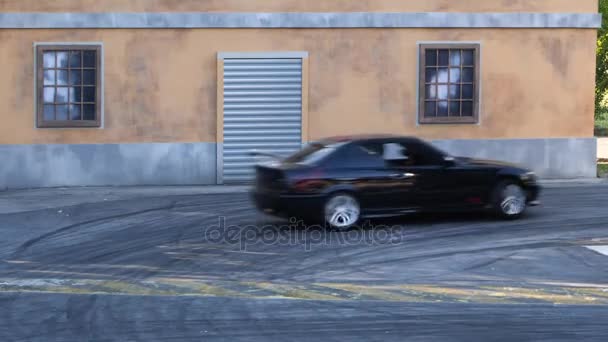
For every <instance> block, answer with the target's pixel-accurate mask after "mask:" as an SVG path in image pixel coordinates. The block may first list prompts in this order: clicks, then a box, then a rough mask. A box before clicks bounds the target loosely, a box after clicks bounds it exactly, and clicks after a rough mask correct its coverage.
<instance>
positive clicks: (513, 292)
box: [481, 286, 608, 304]
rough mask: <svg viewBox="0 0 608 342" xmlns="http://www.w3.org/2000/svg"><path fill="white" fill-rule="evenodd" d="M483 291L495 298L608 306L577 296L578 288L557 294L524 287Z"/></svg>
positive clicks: (489, 287) (601, 301)
mask: <svg viewBox="0 0 608 342" xmlns="http://www.w3.org/2000/svg"><path fill="white" fill-rule="evenodd" d="M481 288H482V289H487V290H490V291H493V292H492V294H493V295H494V296H503V297H506V298H514V299H534V300H541V301H545V302H550V303H554V304H608V301H603V300H601V298H597V297H592V296H589V295H580V294H577V289H576V288H565V287H561V288H554V289H553V290H554V291H556V290H559V291H560V292H566V293H555V292H550V291H547V290H544V289H538V288H522V287H496V286H483V287H481Z"/></svg>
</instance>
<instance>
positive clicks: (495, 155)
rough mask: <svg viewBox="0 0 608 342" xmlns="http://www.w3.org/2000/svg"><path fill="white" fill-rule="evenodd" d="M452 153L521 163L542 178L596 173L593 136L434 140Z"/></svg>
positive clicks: (575, 176) (594, 174) (582, 175)
mask: <svg viewBox="0 0 608 342" xmlns="http://www.w3.org/2000/svg"><path fill="white" fill-rule="evenodd" d="M433 143H434V144H435V145H436V146H437V147H439V148H441V149H442V150H444V151H446V152H448V153H450V154H452V155H454V156H464V157H473V158H484V159H496V160H502V161H507V162H512V163H517V164H521V165H523V166H526V167H528V168H530V169H532V170H533V171H534V172H536V173H537V174H538V175H539V177H542V178H548V179H551V178H562V179H566V178H593V177H597V143H596V139H595V138H563V139H484V140H435V141H433Z"/></svg>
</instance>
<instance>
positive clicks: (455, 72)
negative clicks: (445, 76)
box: [450, 68, 460, 83]
mask: <svg viewBox="0 0 608 342" xmlns="http://www.w3.org/2000/svg"><path fill="white" fill-rule="evenodd" d="M458 82H460V68H450V83H458Z"/></svg>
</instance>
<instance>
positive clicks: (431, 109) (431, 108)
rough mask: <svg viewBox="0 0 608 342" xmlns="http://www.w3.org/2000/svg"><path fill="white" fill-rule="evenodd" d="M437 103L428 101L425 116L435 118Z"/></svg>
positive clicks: (425, 106)
mask: <svg viewBox="0 0 608 342" xmlns="http://www.w3.org/2000/svg"><path fill="white" fill-rule="evenodd" d="M435 103H436V102H435V101H427V102H426V103H425V104H424V115H425V116H435Z"/></svg>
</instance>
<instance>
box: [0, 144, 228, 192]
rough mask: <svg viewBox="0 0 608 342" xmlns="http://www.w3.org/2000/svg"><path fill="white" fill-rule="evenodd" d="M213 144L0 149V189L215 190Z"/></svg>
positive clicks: (89, 145) (37, 146)
mask: <svg viewBox="0 0 608 342" xmlns="http://www.w3.org/2000/svg"><path fill="white" fill-rule="evenodd" d="M215 153H216V151H215V144H214V143H143V144H74V145H59V144H52V145H0V160H1V162H0V188H32V187H54V186H85V185H86V186H99V185H192V184H215V181H216V179H215V170H216V168H217V167H216V160H215Z"/></svg>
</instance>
